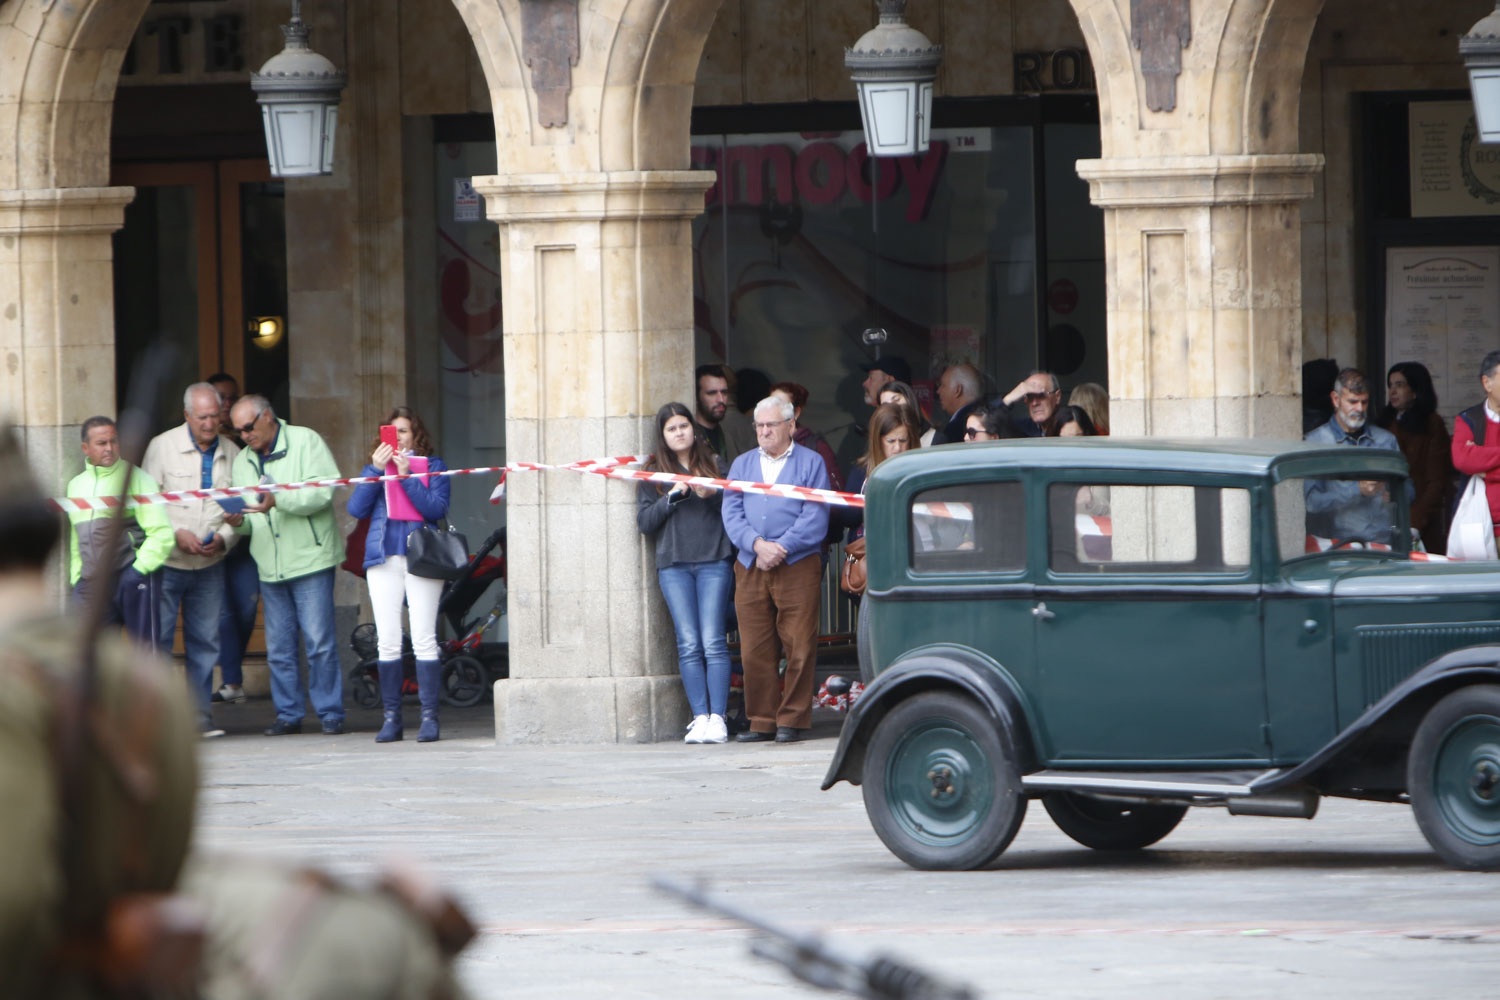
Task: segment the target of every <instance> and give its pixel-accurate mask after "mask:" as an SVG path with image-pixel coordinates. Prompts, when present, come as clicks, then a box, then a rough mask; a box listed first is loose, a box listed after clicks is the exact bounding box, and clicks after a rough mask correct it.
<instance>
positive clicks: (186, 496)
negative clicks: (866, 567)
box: [48, 455, 865, 513]
mask: <svg viewBox="0 0 1500 1000" xmlns="http://www.w3.org/2000/svg"><path fill="white" fill-rule="evenodd" d="M649 458H650V456H649V455H623V456H617V457H613V458H591V459H586V460H584V461H581V462H570V463H568V464H566V465H546V464H543V463H540V462H511V463H508V464H506V465H486V466H477V467H475V468H472V469H444V470H442V471H441V472H409V473H406V474H405V475H401V474H395V475H389V476H341V477H339V478H337V479H310V480H307V481H306V482H301V483H261V484H259V485H256V486H223V487H217V488H215V489H208V490H201V489H200V490H177V491H173V492H169V491H162V492H160V493H138V494H132V495H130V496H127V497H126V498H125V506H126V507H142V506H146V505H149V504H161V503H181V502H182V501H184V500H224V499H228V498H230V497H239V496H250V495H252V494H255V493H283V492H287V491H289V490H308V489H327V488H330V487H339V486H358V485H360V484H362V483H389V482H397V481H399V480H402V479H410V478H411V477H413V476H424V477H425V476H472V475H476V474H482V473H495V472H498V473H500V482H499V483H498V484H496V486H495V489H494V490H493V491H492V492H491V493H490V502H491V503H499V502H500V499H501V498H502V497H504V495H505V476H506V474H507V473H510V472H540V471H542V470H544V469H566V470H568V471H571V472H588V473H593V474H595V475H600V476H608V477H610V478H613V479H636V480H648V481H650V482H658V483H687V484H689V485H690V486H706V487H709V488H710V489H719V490H737V491H739V492H741V493H758V494H762V495H765V496H780V497H787V498H789V499H792V500H812V501H814V502H817V503H827V504H834V505H836V506H844V507H863V506H864V505H865V498H864V497H863V496H861V495H860V494H858V493H840V492H839V491H838V490H820V489H814V488H812V487H809V486H792V485H788V484H784V483H757V482H751V481H748V480H738V479H713V478H708V477H706V476H689V475H683V474H680V473H672V472H649V471H646V470H643V469H626V468H623V467H624V466H627V465H640V464H642V463H644V462H646V461H647V460H648V459H649ZM48 504H49V505H50V506H51V507H52V508H53V509H54V510H58V511H61V512H63V513H69V512H71V511H78V510H107V509H110V508H114V507H118V506H119V505H120V498H119V497H113V496H109V497H52V498H51V499H49V500H48Z"/></svg>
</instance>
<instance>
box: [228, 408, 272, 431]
mask: <svg viewBox="0 0 1500 1000" xmlns="http://www.w3.org/2000/svg"><path fill="white" fill-rule="evenodd" d="M265 412H266V411H265V410H264V409H260V410H256V411H255V416H253V417H251V418H250V422H249V423H248V424H246V425H245V426H243V427H236V428H235V430H237V431H239V432H240V433H241V434H249V433H250V432H251V431H253V430H255V425H256V424H258V423H260V417H261V414H263V413H265Z"/></svg>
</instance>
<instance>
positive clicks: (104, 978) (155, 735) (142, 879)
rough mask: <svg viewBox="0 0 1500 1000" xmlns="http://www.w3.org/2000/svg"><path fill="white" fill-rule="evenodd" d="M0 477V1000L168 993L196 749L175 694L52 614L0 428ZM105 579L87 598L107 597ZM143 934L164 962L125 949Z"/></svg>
mask: <svg viewBox="0 0 1500 1000" xmlns="http://www.w3.org/2000/svg"><path fill="white" fill-rule="evenodd" d="M0 468H4V469H6V470H7V475H6V480H7V482H6V488H5V489H4V490H3V491H0V802H4V803H5V819H4V820H3V821H0V823H3V826H0V829H3V831H4V833H3V838H0V842H3V843H4V844H5V850H4V851H3V852H0V970H4V979H5V982H4V993H5V996H7V997H11V998H31V997H47V998H73V997H93V996H110V995H115V994H122V993H124V992H126V991H127V990H128V989H131V988H134V987H137V986H139V985H141V984H144V983H149V982H156V983H162V982H167V983H170V982H173V981H176V982H179V983H180V982H182V981H183V979H184V977H185V976H187V977H190V974H191V969H192V965H193V963H194V960H195V955H194V954H193V952H194V950H195V942H196V940H197V939H196V938H195V936H194V934H193V933H192V931H191V929H188V930H187V932H186V933H185V934H182V935H179V934H177V933H175V932H174V931H172V930H171V929H170V928H171V927H172V926H174V925H175V924H176V923H177V922H178V918H180V917H184V916H190V915H185V914H183V912H182V910H183V909H184V908H183V907H180V906H179V907H174V906H173V905H172V904H170V903H167V902H166V901H164V900H163V898H162V897H161V896H160V895H159V894H162V893H167V892H169V891H170V890H171V889H172V886H173V885H174V884H175V883H176V881H177V875H178V872H179V870H180V869H181V867H182V862H183V858H184V857H185V856H186V855H187V849H188V841H189V839H190V835H191V829H192V822H193V801H194V797H195V794H196V788H197V780H198V770H197V758H196V747H195V744H196V743H197V737H196V734H195V732H194V728H195V727H194V725H193V712H192V708H191V706H190V705H189V702H188V698H187V692H186V691H184V690H183V687H182V684H181V682H180V681H174V680H173V678H172V676H171V673H170V671H169V670H168V669H167V667H166V666H165V665H164V664H162V663H160V662H158V661H156V660H155V659H154V658H153V657H151V656H150V655H149V654H148V653H146V652H145V651H144V650H142V649H140V648H139V647H137V646H134V645H133V644H131V643H129V642H128V641H126V639H125V638H124V636H123V635H122V634H120V633H119V632H118V631H117V630H115V629H109V630H107V632H106V633H100V634H99V635H98V636H97V637H96V639H95V640H93V641H91V642H89V643H85V641H84V636H85V633H86V630H87V629H88V628H89V626H88V625H87V624H86V622H87V621H88V618H87V616H83V615H79V614H77V613H76V612H75V613H74V614H71V615H68V616H63V615H59V614H58V613H57V608H56V603H55V602H54V601H49V599H48V596H47V588H46V586H45V583H44V581H43V575H42V571H43V567H44V566H45V565H46V563H47V559H48V557H49V556H50V555H51V554H52V550H53V549H54V548H55V547H56V546H57V543H58V541H59V539H60V531H59V529H60V520H59V517H58V515H57V514H55V513H53V512H52V511H50V510H49V509H48V508H47V506H46V504H45V502H44V500H43V498H42V495H41V493H40V492H39V491H38V490H37V487H36V483H35V482H33V481H32V480H31V478H30V477H29V476H28V475H27V472H26V460H25V458H24V457H23V456H22V455H21V454H20V451H19V449H18V448H17V447H16V444H15V440H14V437H13V435H12V433H11V431H10V429H9V428H0ZM111 568H112V567H107V568H106V569H105V571H104V572H103V573H102V574H101V577H100V580H99V582H100V583H101V584H102V585H103V586H104V587H105V590H104V592H103V593H102V594H100V595H99V596H98V597H97V598H95V599H96V600H107V599H108V597H109V596H110V594H111V592H112V588H113V584H114V581H113V579H112V578H111V574H110V573H109V572H108V570H109V569H111ZM85 657H87V658H88V659H91V660H92V661H93V662H92V665H91V667H90V669H88V670H85V669H84V663H85ZM188 909H190V908H188ZM185 922H186V923H188V924H191V920H187V921H185ZM142 934H146V935H149V936H152V937H153V938H155V939H156V940H160V941H162V942H164V945H163V948H162V949H160V950H159V951H157V952H155V953H150V954H148V953H146V952H145V951H142V950H141V949H137V948H134V947H132V939H136V940H137V941H138V940H139V938H140V936H141V935H142ZM169 941H170V942H172V943H170V944H166V942H169ZM187 981H188V982H189V983H190V982H191V979H190V978H187Z"/></svg>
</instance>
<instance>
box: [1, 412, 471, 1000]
mask: <svg viewBox="0 0 1500 1000" xmlns="http://www.w3.org/2000/svg"><path fill="white" fill-rule="evenodd" d="M0 468H4V469H6V470H7V476H6V482H5V489H3V490H0V802H3V803H4V804H5V813H4V818H3V819H0V843H3V844H4V846H5V850H4V851H3V852H0V995H3V996H4V997H5V998H6V1000H33V998H38V1000H40V998H46V1000H90V998H123V997H130V998H136V1000H139V998H150V1000H157V998H160V1000H196V998H203V1000H325V998H326V1000H335V998H337V1000H362V998H367V997H368V998H372V1000H373V998H377V997H378V998H381V1000H454V998H459V997H462V996H463V994H462V992H461V991H460V990H459V988H458V987H457V985H456V984H455V982H454V980H453V971H452V959H453V956H455V955H456V954H457V953H458V951H459V950H460V949H461V948H462V947H463V946H464V944H466V943H467V942H468V940H469V939H470V938H471V937H472V936H473V928H472V927H471V926H470V925H469V923H468V921H467V920H466V919H465V918H464V915H463V914H462V913H461V912H460V911H459V910H458V909H457V907H456V906H454V905H453V904H452V902H451V901H450V900H449V899H448V898H447V897H446V896H444V895H442V894H441V893H440V892H437V891H435V890H434V889H433V888H431V887H430V886H427V885H424V884H422V883H421V882H420V881H419V880H417V879H416V878H414V877H412V876H409V875H405V874H398V875H396V876H394V877H392V876H388V877H386V878H385V879H384V880H383V881H382V882H381V884H380V885H379V886H377V887H375V888H370V889H364V888H352V887H349V886H345V885H341V884H338V883H336V882H334V881H333V880H332V879H329V878H327V877H326V876H323V875H321V874H319V873H316V872H312V871H308V870H296V869H289V868H287V867H286V866H284V865H273V864H271V863H268V862H256V861H253V860H248V859H238V858H237V859H235V860H234V862H233V863H230V864H226V863H225V862H224V860H223V859H216V858H212V857H205V858H199V859H195V861H194V863H193V864H192V865H191V866H190V870H189V871H186V872H184V860H185V859H186V857H187V854H188V848H189V845H190V841H191V837H192V823H193V806H194V801H195V798H196V794H197V780H198V769H197V756H196V755H197V744H198V736H197V732H196V728H197V727H196V725H195V712H194V708H193V706H192V704H191V703H190V700H189V698H188V693H187V691H186V690H185V689H184V686H183V684H182V683H181V681H180V680H176V679H174V678H173V677H172V672H171V671H170V670H169V669H168V667H167V666H166V665H165V664H163V663H162V662H160V661H159V660H157V659H156V658H155V657H154V656H153V655H152V654H150V653H148V652H147V651H145V650H143V649H142V648H141V647H139V646H137V645H135V644H133V643H131V642H129V641H128V640H127V639H126V638H125V637H124V636H123V635H122V634H121V633H119V632H118V631H117V630H115V629H112V628H111V629H106V630H104V631H102V632H99V633H98V634H96V635H93V636H89V635H88V633H87V629H88V628H89V627H90V626H89V625H88V624H86V623H87V622H88V621H91V620H92V618H91V617H89V616H79V615H76V614H75V615H72V616H69V617H64V616H61V615H59V614H58V613H57V610H56V607H55V603H54V602H52V601H51V600H50V599H49V598H48V596H47V588H46V582H45V579H44V575H43V569H44V567H45V566H46V563H47V560H48V558H49V557H50V555H51V554H52V551H53V549H54V548H55V547H56V546H57V544H58V541H59V539H60V537H61V532H60V526H61V525H60V518H59V516H58V515H57V514H56V513H54V512H53V511H51V510H50V509H49V508H48V506H47V504H46V502H45V500H44V498H43V497H42V494H41V492H40V491H39V490H38V489H37V487H36V484H35V482H34V481H32V479H31V478H30V476H29V475H28V474H27V471H26V460H25V457H24V456H23V455H22V454H21V452H20V449H19V448H18V447H17V446H16V443H15V440H14V437H13V435H12V433H11V431H10V429H9V428H6V427H0ZM106 593H107V592H106ZM100 599H101V600H102V599H103V598H102V597H101V598H100ZM100 610H102V609H100ZM179 875H181V876H182V877H181V880H180V881H179ZM174 889H175V890H176V893H175V894H174Z"/></svg>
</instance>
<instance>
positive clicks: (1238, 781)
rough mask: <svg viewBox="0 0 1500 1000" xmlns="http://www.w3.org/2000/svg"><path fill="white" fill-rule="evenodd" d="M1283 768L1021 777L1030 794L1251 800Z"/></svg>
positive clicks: (1047, 773)
mask: <svg viewBox="0 0 1500 1000" xmlns="http://www.w3.org/2000/svg"><path fill="white" fill-rule="evenodd" d="M1279 774H1281V769H1280V768H1273V769H1270V770H1257V771H1060V770H1050V771H1037V772H1035V773H1034V774H1028V775H1025V776H1023V777H1022V778H1021V786H1022V787H1023V788H1025V789H1026V791H1028V792H1054V791H1056V792H1102V793H1110V794H1116V795H1147V796H1155V795H1166V796H1174V797H1195V796H1200V795H1206V796H1210V797H1213V798H1219V799H1226V798H1227V799H1234V798H1249V797H1250V796H1252V795H1255V794H1256V788H1255V786H1256V785H1257V784H1266V783H1267V782H1268V781H1269V780H1270V779H1272V778H1274V777H1275V776H1276V775H1279Z"/></svg>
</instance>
